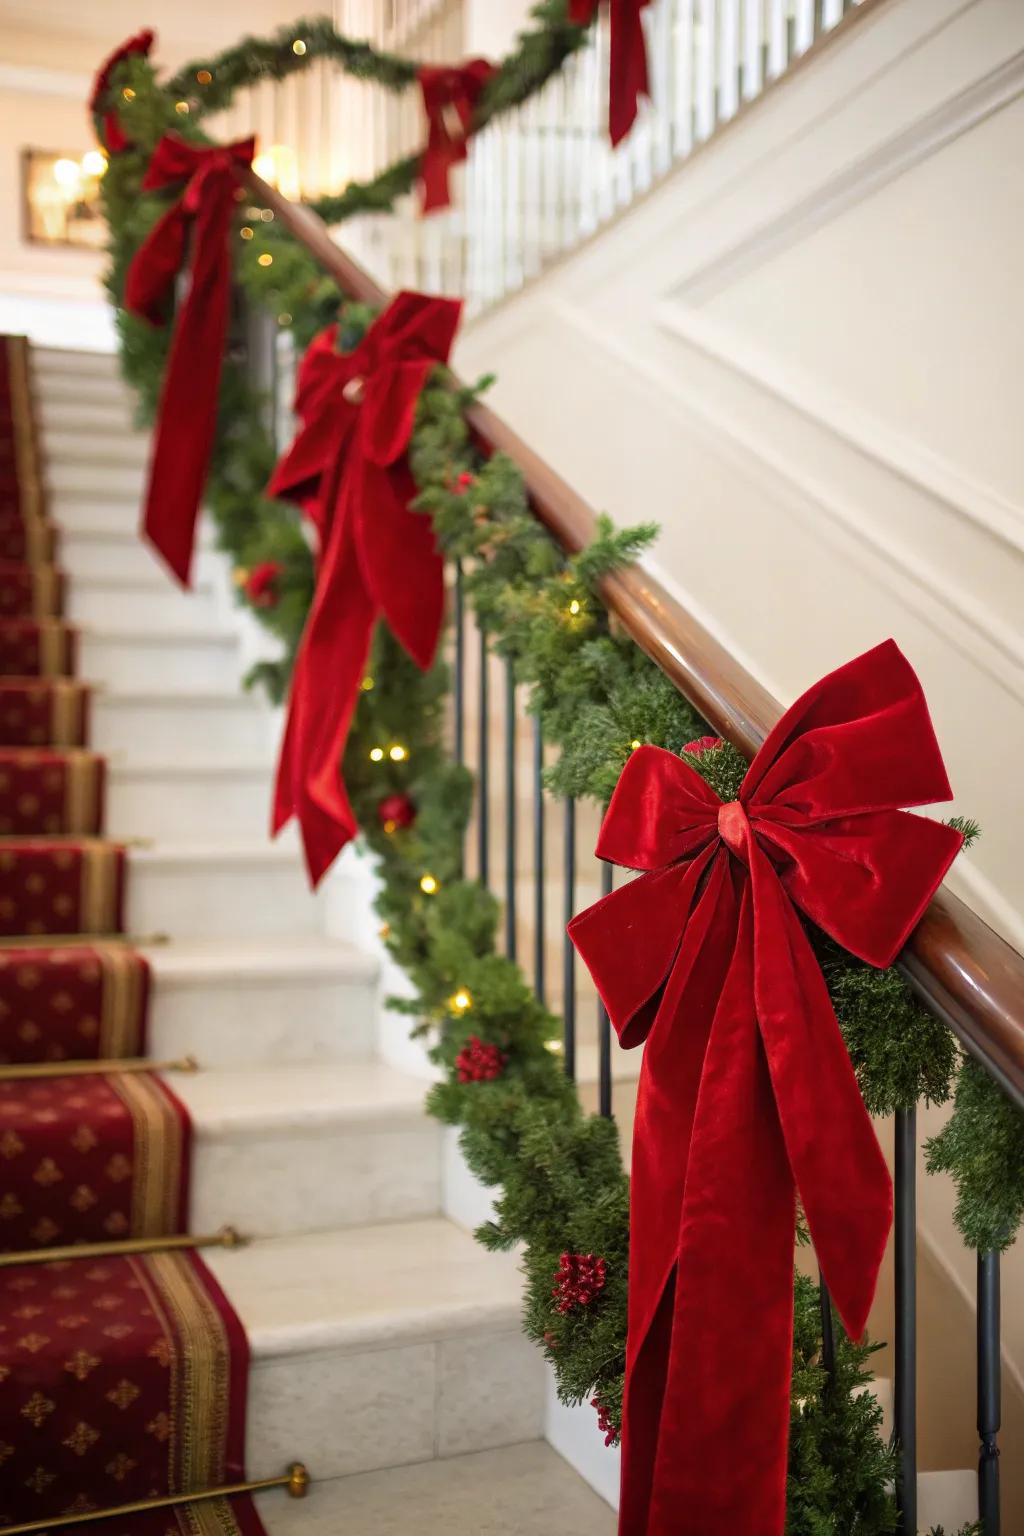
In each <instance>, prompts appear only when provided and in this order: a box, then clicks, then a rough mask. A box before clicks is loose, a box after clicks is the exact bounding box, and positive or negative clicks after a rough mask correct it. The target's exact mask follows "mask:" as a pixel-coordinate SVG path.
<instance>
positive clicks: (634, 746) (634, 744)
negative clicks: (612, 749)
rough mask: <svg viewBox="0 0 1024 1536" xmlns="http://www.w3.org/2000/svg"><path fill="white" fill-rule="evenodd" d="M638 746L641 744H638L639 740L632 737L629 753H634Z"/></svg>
mask: <svg viewBox="0 0 1024 1536" xmlns="http://www.w3.org/2000/svg"><path fill="white" fill-rule="evenodd" d="M640 745H641V743H640V740H639V738H638V737H636V736H634V737H633V740H632V741H631V742H630V744H629V747H630V751H631V752H635V751H636V749H637V747H639V746H640Z"/></svg>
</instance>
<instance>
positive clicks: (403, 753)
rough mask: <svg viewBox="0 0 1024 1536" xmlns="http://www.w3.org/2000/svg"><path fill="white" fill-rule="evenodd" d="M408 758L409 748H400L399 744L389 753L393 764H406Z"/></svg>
mask: <svg viewBox="0 0 1024 1536" xmlns="http://www.w3.org/2000/svg"><path fill="white" fill-rule="evenodd" d="M408 756H409V749H408V747H403V746H399V745H397V744H396V745H395V746H393V747H391V748H390V749H389V751H388V757H390V759H391V761H392V762H393V763H404V762H405V760H406V758H407V757H408Z"/></svg>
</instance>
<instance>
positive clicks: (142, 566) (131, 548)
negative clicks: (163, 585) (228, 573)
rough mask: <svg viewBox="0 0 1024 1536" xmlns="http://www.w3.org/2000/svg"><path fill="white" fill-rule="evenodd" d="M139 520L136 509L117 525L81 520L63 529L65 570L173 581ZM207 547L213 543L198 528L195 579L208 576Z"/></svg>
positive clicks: (85, 574)
mask: <svg viewBox="0 0 1024 1536" xmlns="http://www.w3.org/2000/svg"><path fill="white" fill-rule="evenodd" d="M138 521H139V514H138V511H137V509H136V511H134V512H133V513H132V515H131V517H130V518H129V519H127V520H126V521H125V522H124V523H123V524H122V525H121V526H120V527H113V526H110V525H109V524H108V525H102V524H101V525H100V526H96V525H95V524H91V523H90V524H88V525H87V524H85V523H82V524H74V525H71V526H68V527H66V528H62V531H61V542H60V550H61V564H62V565H63V567H64V569H65V570H66V571H70V572H71V574H72V576H100V577H104V576H110V577H117V578H119V579H120V578H125V579H131V578H138V579H140V580H143V581H145V580H152V579H153V577H154V576H161V577H162V578H163V579H164V580H165V581H168V582H171V581H173V577H172V576H171V575H170V574H169V572H168V571H167V569H166V567H165V566H164V565H162V564H161V562H160V560H159V559H158V558H157V556H156V555H155V554H154V553H153V550H152V549H151V548H150V546H149V545H148V544H147V543H146V542H145V540H144V539H143V538H142V536H141V534H140V533H139V529H138ZM208 550H212V542H211V540H210V538H209V536H208V535H207V534H206V533H205V531H203V530H200V536H199V541H198V544H197V550H196V557H195V560H194V562H193V572H192V574H193V578H194V579H195V580H197V581H200V580H204V579H206V578H207V577H208V576H209V575H210V572H211V569H212V567H211V565H210V563H209V560H208V558H207V551H208Z"/></svg>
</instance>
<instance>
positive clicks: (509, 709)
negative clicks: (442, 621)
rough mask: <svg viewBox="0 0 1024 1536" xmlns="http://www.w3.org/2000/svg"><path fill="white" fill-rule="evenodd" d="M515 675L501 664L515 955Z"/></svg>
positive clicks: (508, 922)
mask: <svg viewBox="0 0 1024 1536" xmlns="http://www.w3.org/2000/svg"><path fill="white" fill-rule="evenodd" d="M516 809H517V808H516V674H515V670H514V668H513V666H512V663H511V661H506V663H505V953H506V954H507V955H508V957H509V959H510V960H514V959H515V958H516V819H517V818H516Z"/></svg>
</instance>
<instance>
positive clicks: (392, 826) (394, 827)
mask: <svg viewBox="0 0 1024 1536" xmlns="http://www.w3.org/2000/svg"><path fill="white" fill-rule="evenodd" d="M384 831H385V832H386V833H387V835H388V837H391V836H393V834H394V833H395V832H397V831H398V822H397V821H391V820H388V821H386V822H385V823H384Z"/></svg>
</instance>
